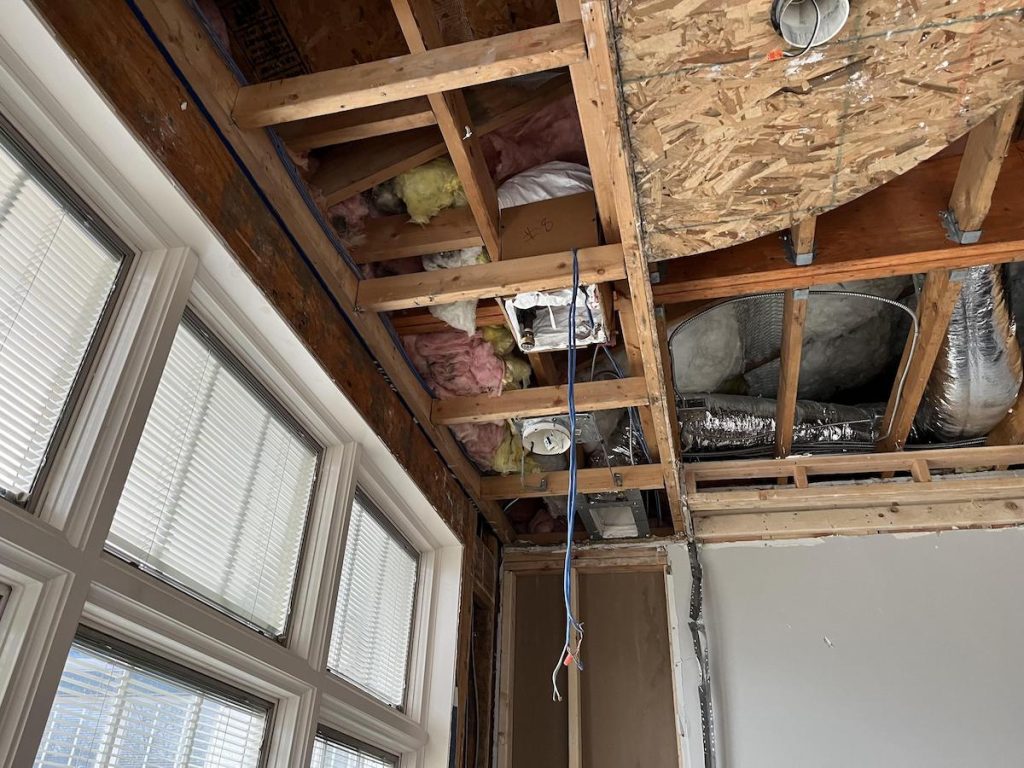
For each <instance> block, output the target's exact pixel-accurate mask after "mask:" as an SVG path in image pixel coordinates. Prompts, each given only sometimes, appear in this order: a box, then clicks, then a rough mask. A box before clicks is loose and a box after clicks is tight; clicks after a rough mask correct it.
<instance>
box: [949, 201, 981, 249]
mask: <svg viewBox="0 0 1024 768" xmlns="http://www.w3.org/2000/svg"><path fill="white" fill-rule="evenodd" d="M939 218H940V219H941V220H942V226H943V227H944V228H945V230H946V237H947V238H949V239H950V240H952V241H953V242H954V243H960V245H973V244H974V243H976V242H978V241H979V240H981V230H980V229H968V230H966V231H964V230H962V229H960V224H959V223H958V222H957V220H956V214H955V213H953V211H951V210H949V209H948V208H947V209H946V210H944V211H943V212H942V213H940V214H939Z"/></svg>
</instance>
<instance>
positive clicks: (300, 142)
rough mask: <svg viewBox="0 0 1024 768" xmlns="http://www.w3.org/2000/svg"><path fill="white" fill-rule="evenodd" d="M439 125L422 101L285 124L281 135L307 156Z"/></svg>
mask: <svg viewBox="0 0 1024 768" xmlns="http://www.w3.org/2000/svg"><path fill="white" fill-rule="evenodd" d="M436 124H437V121H436V120H435V119H434V112H433V110H431V109H430V102H429V101H427V99H425V98H419V99H406V100H405V101H395V102H392V103H390V104H380V105H378V106H376V107H365V108H364V109H354V110H352V111H350V112H338V113H336V114H333V115H321V116H320V117H311V118H309V119H308V120H297V121H296V122H294V123H285V124H284V125H279V126H278V127H277V135H278V136H280V137H281V139H282V140H283V141H284V143H285V144H287V145H288V147H289V148H290V149H292V150H293V151H296V152H303V151H306V150H310V149H319V148H320V147H329V146H331V145H332V144H345V143H347V142H350V141H360V140H361V139H370V138H373V137H374V136H386V135H388V134H392V133H399V132H401V131H411V130H413V129H414V128H426V127H428V126H431V125H436Z"/></svg>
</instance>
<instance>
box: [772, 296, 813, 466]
mask: <svg viewBox="0 0 1024 768" xmlns="http://www.w3.org/2000/svg"><path fill="white" fill-rule="evenodd" d="M806 319H807V296H806V292H804V295H802V296H797V295H796V294H795V293H794V292H793V291H791V290H790V291H786V296H785V299H784V300H783V304H782V349H781V351H780V353H779V393H778V397H777V398H776V400H775V455H776V456H777V457H779V458H783V457H785V456H788V455H789V453H790V450H791V449H792V448H793V427H794V425H795V421H796V394H797V389H798V386H799V378H800V353H801V351H802V349H803V339H804V321H805V320H806Z"/></svg>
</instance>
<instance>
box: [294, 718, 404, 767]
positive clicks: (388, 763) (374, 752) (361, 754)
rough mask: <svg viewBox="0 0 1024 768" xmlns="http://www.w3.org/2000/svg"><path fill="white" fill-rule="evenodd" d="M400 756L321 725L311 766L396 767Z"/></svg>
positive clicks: (314, 743) (314, 744) (314, 746)
mask: <svg viewBox="0 0 1024 768" xmlns="http://www.w3.org/2000/svg"><path fill="white" fill-rule="evenodd" d="M397 765H398V758H397V757H396V756H395V755H389V754H387V753H386V752H382V751H380V750H379V749H374V748H373V747H370V746H367V745H366V744H363V743H361V742H359V741H356V740H355V739H351V738H349V737H348V736H342V735H341V734H340V733H338V732H337V731H333V730H330V729H328V728H325V727H323V726H320V728H319V730H318V731H317V734H316V741H314V742H313V759H312V761H311V762H310V764H309V766H310V768H395V766H397Z"/></svg>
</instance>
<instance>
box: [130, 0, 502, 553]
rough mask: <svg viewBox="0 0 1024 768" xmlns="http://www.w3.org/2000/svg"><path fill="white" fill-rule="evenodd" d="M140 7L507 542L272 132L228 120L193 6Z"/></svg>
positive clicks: (230, 92)
mask: <svg viewBox="0 0 1024 768" xmlns="http://www.w3.org/2000/svg"><path fill="white" fill-rule="evenodd" d="M139 6H140V9H141V12H142V14H143V15H144V16H145V18H146V21H147V23H148V24H149V25H150V27H151V28H152V31H153V34H154V35H156V36H157V38H158V39H159V40H160V41H161V43H162V44H163V45H164V46H165V47H166V48H167V51H168V52H169V54H170V55H171V56H172V57H173V59H174V61H175V64H176V65H177V66H178V67H179V68H180V71H181V73H182V75H183V77H185V78H187V80H188V82H189V83H190V84H191V86H192V87H193V88H194V89H195V92H196V96H197V97H198V98H199V99H201V100H202V102H203V104H204V106H205V107H206V109H207V110H208V113H209V119H210V120H211V121H213V123H214V124H215V125H216V127H217V129H218V130H219V131H220V132H221V133H222V136H223V139H224V141H225V142H227V143H228V144H230V145H231V147H232V148H233V150H234V151H235V152H236V153H237V156H238V158H239V161H240V162H241V163H242V164H244V166H245V167H246V168H247V169H249V171H250V172H251V173H252V174H253V180H254V183H255V184H256V185H258V187H259V188H260V189H261V190H262V191H263V192H264V194H266V195H267V198H268V200H269V201H270V204H271V205H272V206H273V207H274V208H275V209H276V211H277V213H278V214H279V215H280V217H281V220H282V221H283V223H284V225H285V226H287V227H288V229H289V231H290V232H292V233H293V234H294V237H295V239H296V242H297V243H298V245H299V247H301V248H302V250H303V251H304V252H305V253H306V254H307V255H308V257H309V258H310V261H311V265H312V267H313V269H314V270H315V271H316V272H317V273H318V274H319V275H320V277H321V278H322V280H323V285H324V288H325V290H326V291H328V292H329V293H330V294H331V296H332V298H333V300H334V301H336V302H337V303H338V305H339V306H340V307H341V309H342V310H343V312H344V314H345V316H347V317H348V318H349V319H350V321H351V322H352V324H353V325H354V326H355V328H356V330H357V332H358V333H359V335H360V336H361V338H362V339H363V341H364V342H365V343H366V345H367V346H368V347H369V349H370V350H371V351H372V353H373V356H374V357H375V358H376V360H377V361H378V362H379V363H380V365H381V367H382V368H383V369H384V371H385V372H386V373H387V375H388V376H389V377H390V379H391V381H392V382H393V383H394V386H395V388H396V389H397V390H398V392H399V393H400V394H401V396H402V398H403V400H404V401H405V403H406V405H407V406H408V407H409V410H410V411H411V412H412V414H413V415H414V416H415V417H416V420H417V421H418V422H419V423H420V425H421V426H422V429H423V431H424V433H425V434H426V435H427V436H428V437H429V439H430V442H431V443H433V445H434V446H435V447H436V448H437V449H438V451H439V452H440V453H441V454H442V455H443V456H444V458H445V461H446V463H447V465H448V467H449V468H450V469H451V471H452V473H453V474H454V475H455V477H457V478H458V479H459V481H460V482H461V483H462V484H463V486H464V487H465V488H466V491H467V494H468V495H469V496H470V497H471V498H472V499H473V500H474V501H476V502H477V503H478V504H479V506H480V511H481V513H482V514H483V515H484V517H485V519H486V520H487V521H488V522H489V523H490V524H491V526H492V527H493V528H494V530H495V532H496V534H497V535H498V537H499V538H500V539H501V540H502V541H503V542H506V543H507V542H509V541H511V540H512V539H513V538H514V537H515V533H514V531H513V530H512V526H511V525H510V524H509V522H508V518H507V517H506V516H505V514H504V513H503V512H502V509H501V507H500V506H498V505H497V504H494V503H493V502H490V501H487V500H484V499H482V498H481V497H480V495H479V490H480V485H479V482H480V473H479V471H478V470H477V469H476V468H475V467H474V466H473V464H472V463H471V462H470V460H469V459H468V458H466V456H465V454H464V453H463V452H462V450H461V447H460V446H459V445H458V443H457V442H456V441H455V438H454V437H453V436H452V434H451V431H450V430H448V429H444V428H439V427H434V426H433V425H432V424H431V423H430V406H431V398H430V396H429V395H428V394H427V392H426V391H425V390H424V388H423V386H422V385H421V384H420V383H419V381H418V380H417V378H416V376H415V375H414V373H413V371H412V369H411V368H410V367H409V364H408V363H407V361H406V359H405V357H404V356H403V354H402V353H401V351H400V350H399V349H398V347H397V346H396V345H395V343H394V340H393V338H392V336H391V334H390V332H389V331H388V329H387V328H386V327H385V325H384V323H383V319H382V318H380V317H379V316H377V315H375V314H366V313H362V314H361V313H359V312H357V311H356V309H355V294H356V284H357V279H356V276H355V275H354V274H352V272H351V271H350V270H348V269H346V268H345V266H344V264H343V262H342V260H341V259H340V258H339V256H338V251H337V249H336V248H335V247H334V245H333V244H332V243H331V241H330V240H329V239H328V237H327V235H326V234H325V233H324V231H323V229H322V228H321V226H320V225H319V223H318V222H317V220H316V218H315V217H314V215H313V213H312V212H311V211H310V210H309V208H308V207H307V206H306V204H305V202H304V201H303V200H302V197H301V196H300V195H299V194H298V192H297V190H296V189H295V186H294V183H293V181H292V179H291V178H290V177H289V175H288V173H287V171H286V170H285V168H284V166H283V165H282V164H281V162H280V160H279V158H278V155H277V152H276V151H275V149H274V147H273V145H272V143H271V141H270V139H269V137H268V136H267V135H266V134H265V132H263V131H243V130H241V129H240V128H239V127H238V125H237V124H236V123H235V122H234V121H233V120H232V119H231V107H232V101H233V96H234V93H235V91H236V90H237V81H236V80H235V76H234V75H233V74H232V73H231V71H230V70H229V69H228V68H227V66H226V65H225V64H224V62H223V60H222V58H221V56H220V54H219V53H218V52H217V50H216V48H215V47H214V45H213V42H212V41H211V40H210V38H209V35H208V33H207V32H206V31H205V29H203V28H202V27H201V26H200V24H199V22H198V21H197V19H196V16H195V13H194V12H193V10H192V8H191V7H189V5H188V4H187V3H186V2H184V0H167V1H165V2H156V1H155V0H140V3H139Z"/></svg>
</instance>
